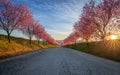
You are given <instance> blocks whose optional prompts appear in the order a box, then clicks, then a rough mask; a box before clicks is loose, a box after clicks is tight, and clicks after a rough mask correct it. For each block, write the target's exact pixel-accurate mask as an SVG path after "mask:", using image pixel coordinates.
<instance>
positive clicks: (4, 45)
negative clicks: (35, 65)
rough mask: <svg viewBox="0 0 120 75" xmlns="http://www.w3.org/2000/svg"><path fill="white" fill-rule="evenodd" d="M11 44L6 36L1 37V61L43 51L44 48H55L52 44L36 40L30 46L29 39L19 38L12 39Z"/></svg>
mask: <svg viewBox="0 0 120 75" xmlns="http://www.w3.org/2000/svg"><path fill="white" fill-rule="evenodd" d="M10 38H11V43H8V40H7V36H6V35H0V59H4V58H8V57H11V56H15V55H19V54H23V53H27V52H32V51H36V50H41V49H44V48H50V47H55V45H52V44H43V43H42V42H40V43H39V44H38V42H37V41H36V40H33V41H32V44H31V45H30V44H29V40H28V39H23V38H18V37H10Z"/></svg>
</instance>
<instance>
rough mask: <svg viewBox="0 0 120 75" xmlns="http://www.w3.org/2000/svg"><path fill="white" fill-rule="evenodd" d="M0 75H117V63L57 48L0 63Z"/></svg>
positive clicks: (119, 71)
mask: <svg viewBox="0 0 120 75" xmlns="http://www.w3.org/2000/svg"><path fill="white" fill-rule="evenodd" d="M0 75H120V63H118V62H114V61H110V60H107V59H103V58H99V57H95V56H93V55H89V54H86V53H82V52H78V51H75V50H72V49H68V48H63V47H57V48H50V49H44V50H42V51H37V52H33V53H29V54H25V55H21V56H17V57H13V58H9V59H7V60H2V61H0Z"/></svg>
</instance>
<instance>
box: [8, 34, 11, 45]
mask: <svg viewBox="0 0 120 75" xmlns="http://www.w3.org/2000/svg"><path fill="white" fill-rule="evenodd" d="M8 42H9V43H10V42H11V41H10V34H9V33H8Z"/></svg>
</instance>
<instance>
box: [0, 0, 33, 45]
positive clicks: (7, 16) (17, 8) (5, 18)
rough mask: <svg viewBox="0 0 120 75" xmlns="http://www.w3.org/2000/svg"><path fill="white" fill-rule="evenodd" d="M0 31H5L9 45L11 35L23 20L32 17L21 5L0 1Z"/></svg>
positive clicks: (8, 0)
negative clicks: (0, 8)
mask: <svg viewBox="0 0 120 75" xmlns="http://www.w3.org/2000/svg"><path fill="white" fill-rule="evenodd" d="M0 6H1V7H2V10H0V29H2V30H4V31H6V33H7V35H8V41H9V43H10V35H11V33H12V32H13V31H14V30H16V29H19V28H20V27H21V25H23V22H24V20H27V19H28V18H30V17H31V16H32V14H31V12H30V10H29V9H28V8H27V7H26V6H25V5H23V4H20V5H17V4H14V3H12V2H11V1H10V0H1V1H0Z"/></svg>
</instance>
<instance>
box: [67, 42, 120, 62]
mask: <svg viewBox="0 0 120 75" xmlns="http://www.w3.org/2000/svg"><path fill="white" fill-rule="evenodd" d="M65 47H68V48H72V49H76V50H78V51H82V52H85V53H89V54H92V55H95V56H99V57H103V58H107V59H111V60H114V61H119V62H120V40H109V41H104V42H103V41H101V42H89V45H86V43H77V44H76V45H75V44H73V45H67V46H65Z"/></svg>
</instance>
